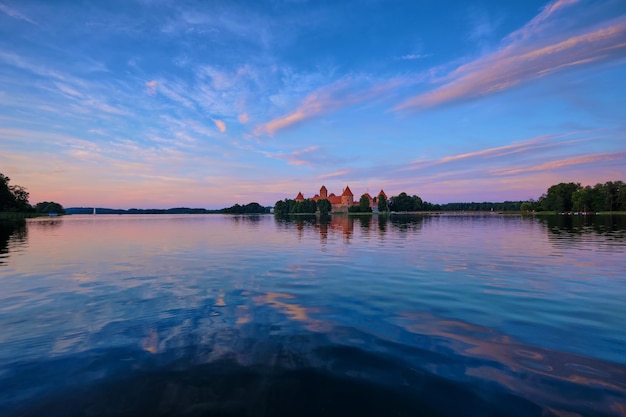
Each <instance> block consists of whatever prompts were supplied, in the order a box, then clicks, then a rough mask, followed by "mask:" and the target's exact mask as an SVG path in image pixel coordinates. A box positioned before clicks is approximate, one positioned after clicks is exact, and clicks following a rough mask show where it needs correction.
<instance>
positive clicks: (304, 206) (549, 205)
mask: <svg viewBox="0 0 626 417" xmlns="http://www.w3.org/2000/svg"><path fill="white" fill-rule="evenodd" d="M367 197H368V195H367V194H363V195H362V196H361V198H360V199H359V202H358V203H354V204H353V205H352V206H350V207H349V209H348V212H347V213H345V214H348V215H369V214H370V213H371V214H376V213H387V212H391V213H415V214H425V213H443V212H462V213H471V212H482V213H485V212H488V213H494V214H495V213H499V214H514V213H520V214H537V215H548V214H568V215H569V214H571V215H584V216H585V215H621V214H626V184H625V183H624V182H623V181H607V182H606V183H604V184H601V183H598V184H596V185H595V186H593V187H591V186H589V185H588V186H586V187H583V186H582V185H581V184H580V183H573V182H570V183H559V184H556V185H553V186H551V187H550V188H548V190H547V191H546V193H544V194H542V195H541V197H539V199H537V200H533V199H530V200H528V201H505V202H502V203H491V202H482V203H476V202H472V203H446V204H433V203H429V202H427V201H424V200H422V199H421V198H420V197H419V196H417V195H413V196H409V195H407V193H404V192H402V193H400V194H399V195H398V196H393V197H391V198H389V200H387V199H386V198H381V199H380V201H376V199H374V200H373V201H374V203H376V204H377V207H376V206H375V207H374V210H373V209H372V207H370V204H369V203H368V198H367ZM330 208H331V205H330V203H329V201H328V200H327V199H318V200H317V201H315V200H314V199H307V200H301V201H296V200H295V199H287V198H286V199H284V200H279V201H277V202H276V204H275V205H274V214H275V215H276V216H286V215H296V214H315V213H319V214H320V215H326V214H329V213H330ZM342 213H343V212H342ZM333 214H337V213H334V212H333Z"/></svg>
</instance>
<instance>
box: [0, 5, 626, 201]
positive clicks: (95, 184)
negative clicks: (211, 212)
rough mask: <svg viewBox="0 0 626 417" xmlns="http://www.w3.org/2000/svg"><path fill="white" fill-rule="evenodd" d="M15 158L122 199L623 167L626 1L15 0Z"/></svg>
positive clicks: (75, 194)
mask: <svg viewBox="0 0 626 417" xmlns="http://www.w3.org/2000/svg"><path fill="white" fill-rule="evenodd" d="M0 172H1V173H3V174H4V175H6V176H8V177H10V178H11V184H18V185H23V186H25V187H26V188H27V189H28V191H29V192H30V202H31V203H33V204H34V203H37V202H40V201H49V200H53V201H57V202H59V203H61V204H63V205H64V206H65V207H73V206H97V207H113V208H130V207H137V208H167V207H178V206H186V207H205V208H220V207H226V206H230V205H233V204H235V203H240V204H243V203H249V202H252V201H256V202H259V203H261V204H264V205H271V204H273V203H274V202H275V201H276V200H279V199H284V198H287V197H288V198H294V197H295V195H296V194H297V193H298V191H302V193H303V194H304V195H305V196H312V195H313V194H314V193H316V192H318V190H319V188H320V186H321V185H323V184H324V185H326V187H327V188H328V190H329V192H335V193H341V191H342V189H343V187H345V186H346V185H349V186H350V188H351V189H352V191H353V192H354V194H355V195H357V198H358V195H360V194H361V193H363V192H366V191H369V192H370V193H377V192H378V191H379V190H380V189H381V188H383V189H384V190H385V191H386V192H387V195H394V194H398V193H399V192H401V191H405V192H407V193H408V194H417V195H419V196H420V197H421V198H422V199H424V200H427V201H430V202H433V203H446V202H452V201H504V200H526V199H529V198H537V197H539V196H540V195H541V194H542V193H543V192H545V190H546V189H547V187H549V186H550V185H552V184H556V183H559V182H570V181H573V182H581V183H582V184H583V185H593V184H595V183H597V182H605V181H609V180H626V1H624V0H602V1H600V0H595V1H592V0H557V1H552V2H548V1H537V0H524V1H516V0H504V1H502V0H491V1H490V0H482V1H430V0H406V1H401V0H397V1H376V0H354V1H336V0H330V1H313V0H310V1H306V0H273V1H269V0H268V1H261V0H259V1H256V0H250V1H226V0H224V1H219V0H218V1H197V2H193V1H191V2H178V1H174V0H111V1H73V0H64V1H61V0H60V1H44V0H40V1H34V0H0Z"/></svg>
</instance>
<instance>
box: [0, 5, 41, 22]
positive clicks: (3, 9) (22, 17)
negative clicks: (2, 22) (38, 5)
mask: <svg viewBox="0 0 626 417" xmlns="http://www.w3.org/2000/svg"><path fill="white" fill-rule="evenodd" d="M0 12H2V13H4V14H6V15H7V16H11V17H12V18H14V19H18V20H23V21H25V22H28V23H30V24H31V25H35V26H39V24H38V23H37V22H35V21H34V20H32V19H31V18H29V17H28V16H25V15H23V14H22V13H20V12H18V11H17V10H15V9H12V8H10V7H9V6H7V5H5V4H2V3H0Z"/></svg>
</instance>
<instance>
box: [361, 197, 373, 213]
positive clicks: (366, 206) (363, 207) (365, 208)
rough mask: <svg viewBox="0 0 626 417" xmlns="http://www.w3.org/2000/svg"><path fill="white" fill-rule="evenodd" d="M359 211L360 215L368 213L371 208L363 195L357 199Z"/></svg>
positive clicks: (367, 199) (368, 200)
mask: <svg viewBox="0 0 626 417" xmlns="http://www.w3.org/2000/svg"><path fill="white" fill-rule="evenodd" d="M359 211H360V212H361V213H369V212H371V211H372V208H371V207H370V199H369V198H367V196H366V195H365V194H363V195H362V196H361V198H360V199H359Z"/></svg>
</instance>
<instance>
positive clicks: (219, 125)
mask: <svg viewBox="0 0 626 417" xmlns="http://www.w3.org/2000/svg"><path fill="white" fill-rule="evenodd" d="M213 123H215V126H216V127H217V128H218V129H219V131H220V132H222V133H224V132H226V123H224V122H223V121H221V120H219V119H213Z"/></svg>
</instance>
